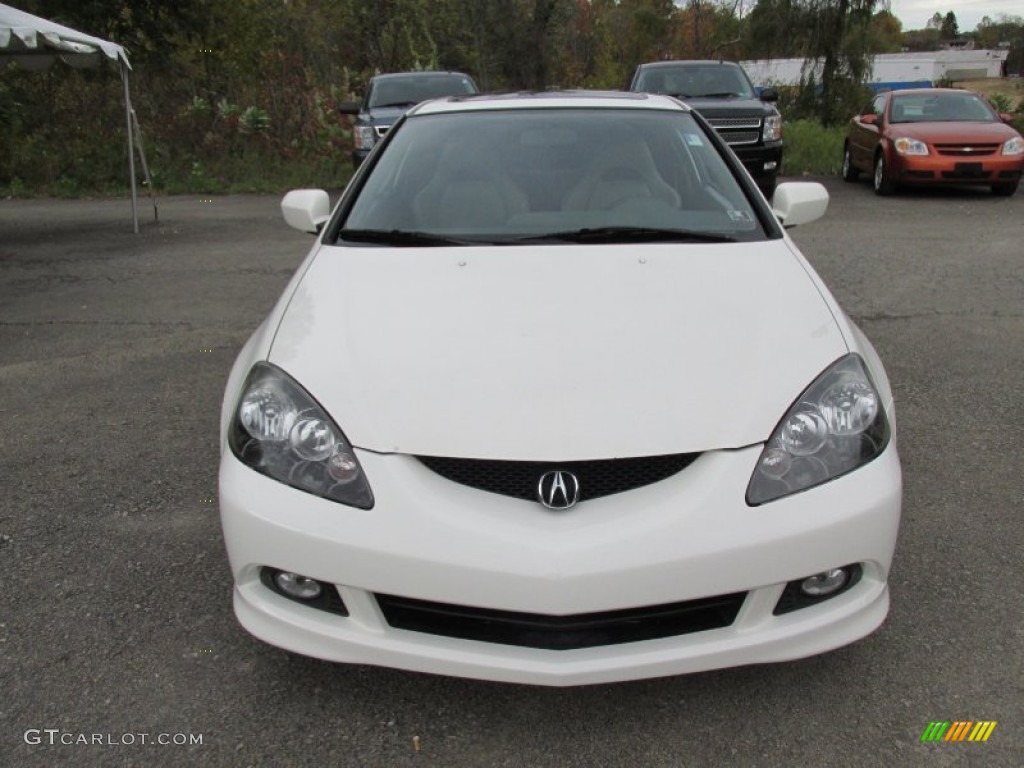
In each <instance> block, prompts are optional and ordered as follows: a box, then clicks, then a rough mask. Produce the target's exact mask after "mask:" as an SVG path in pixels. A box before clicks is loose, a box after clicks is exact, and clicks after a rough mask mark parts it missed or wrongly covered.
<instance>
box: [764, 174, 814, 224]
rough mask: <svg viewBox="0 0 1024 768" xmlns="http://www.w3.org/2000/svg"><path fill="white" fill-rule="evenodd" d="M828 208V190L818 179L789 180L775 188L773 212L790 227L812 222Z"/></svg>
mask: <svg viewBox="0 0 1024 768" xmlns="http://www.w3.org/2000/svg"><path fill="white" fill-rule="evenodd" d="M826 210H828V191H827V190H826V189H825V187H823V186H822V185H821V184H819V183H818V182H816V181H787V182H784V183H782V184H779V186H777V187H776V188H775V196H774V197H773V198H772V212H773V213H774V214H775V215H776V216H777V217H778V219H779V221H781V222H782V226H784V227H786V228H787V229H789V228H790V227H797V226H800V225H801V224H810V223H811V222H812V221H817V220H818V219H820V218H821V217H822V216H824V215H825V211H826Z"/></svg>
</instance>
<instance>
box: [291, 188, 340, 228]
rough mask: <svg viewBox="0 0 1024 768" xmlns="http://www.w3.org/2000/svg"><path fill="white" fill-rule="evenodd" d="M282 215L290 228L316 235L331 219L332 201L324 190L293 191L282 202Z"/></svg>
mask: <svg viewBox="0 0 1024 768" xmlns="http://www.w3.org/2000/svg"><path fill="white" fill-rule="evenodd" d="M281 213H282V214H284V220H285V221H286V222H287V223H288V226H290V227H295V229H297V230H299V231H300V232H312V233H313V234H314V235H315V234H317V233H319V232H320V230H321V229H323V226H324V224H326V223H327V220H328V219H329V218H331V201H330V198H329V197H327V193H326V192H324V191H323V190H322V189H293V190H292V191H291V192H289V193H288V194H287V195H285V196H284V199H283V200H282V201H281Z"/></svg>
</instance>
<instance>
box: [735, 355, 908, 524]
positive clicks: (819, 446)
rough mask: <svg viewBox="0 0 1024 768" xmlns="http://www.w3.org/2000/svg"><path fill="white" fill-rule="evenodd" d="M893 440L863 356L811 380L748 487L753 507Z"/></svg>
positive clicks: (853, 464) (847, 467)
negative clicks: (890, 438)
mask: <svg viewBox="0 0 1024 768" xmlns="http://www.w3.org/2000/svg"><path fill="white" fill-rule="evenodd" d="M888 443H889V422H888V420H887V419H886V417H885V409H884V408H883V407H882V404H881V403H880V402H879V400H878V391H877V390H876V389H875V387H874V384H872V383H871V379H870V377H869V376H868V374H867V370H866V369H865V368H864V362H863V361H862V360H861V359H860V357H859V356H857V355H852V354H851V355H847V356H846V357H844V358H842V359H840V360H839V361H838V362H836V363H835V364H833V365H832V366H831V367H830V368H828V369H827V370H826V371H825V372H824V373H823V374H821V376H819V377H818V378H817V380H816V381H815V382H814V383H813V384H811V386H809V387H808V388H807V389H806V390H805V391H804V393H803V395H801V396H800V399H799V400H797V402H796V404H795V405H794V406H793V407H792V408H790V409H789V412H788V413H787V414H786V415H785V417H784V418H783V419H782V421H780V422H779V424H778V426H777V427H776V428H775V431H774V432H773V433H772V436H771V438H769V440H768V442H767V443H765V446H764V450H763V451H761V456H760V458H759V459H758V460H757V466H756V468H755V469H754V475H753V477H751V478H750V485H749V486H748V487H747V503H748V504H750V505H751V506H757V505H758V504H764V503H765V502H768V501H773V500H775V499H778V498H781V497H783V496H788V495H789V494H791V493H797V492H798V491H804V490H806V489H808V488H813V487H814V486H816V485H821V484H822V483H826V482H828V481H829V480H833V479H835V478H837V477H839V476H840V475H845V474H846V473H847V472H851V471H852V470H854V469H856V468H857V467H860V466H862V465H864V464H867V463H868V462H869V461H871V460H872V459H874V458H875V457H876V456H878V455H879V454H880V453H881V452H882V451H883V450H885V446H886V445H887V444H888Z"/></svg>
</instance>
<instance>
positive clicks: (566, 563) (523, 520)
mask: <svg viewBox="0 0 1024 768" xmlns="http://www.w3.org/2000/svg"><path fill="white" fill-rule="evenodd" d="M759 453H760V447H758V446H755V447H751V448H746V449H742V450H737V451H723V452H713V453H708V454H705V455H703V456H701V457H700V458H699V459H698V460H697V461H696V462H694V463H693V464H692V465H691V466H689V467H688V468H687V469H685V470H683V471H682V472H681V473H679V474H678V475H675V476H673V477H670V478H668V479H667V480H663V481H661V482H659V483H656V484H654V485H650V486H646V487H644V488H639V489H636V490H633V491H629V492H626V493H621V494H617V495H614V496H609V497H605V498H601V499H594V500H592V501H587V502H584V503H581V504H580V505H578V506H577V507H575V508H573V509H572V510H569V511H564V512H553V511H551V510H547V509H545V508H543V507H541V506H540V505H539V504H535V503H532V502H524V501H519V500H516V499H511V498H505V497H503V496H497V495H494V494H489V493H486V492H483V491H477V490H474V489H472V488H467V487H464V486H460V485H457V484H453V483H451V482H450V481H448V480H445V479H443V478H442V477H440V476H439V475H436V474H434V473H433V472H431V471H430V470H429V469H427V468H426V467H425V466H423V465H422V464H421V463H420V462H419V461H417V460H416V459H415V458H412V457H408V456H395V455H391V456H382V455H379V454H374V453H368V452H360V453H359V460H360V462H361V463H362V466H363V468H364V470H365V471H366V474H367V477H368V478H369V479H370V482H371V485H372V486H373V490H374V494H375V496H376V501H377V503H376V506H375V507H374V508H373V509H372V510H369V511H361V510H356V509H351V508H348V507H344V506H341V505H339V504H336V503H333V502H329V501H325V500H322V499H318V498H316V497H313V496H311V495H309V494H305V493H302V492H300V491H296V490H293V489H291V488H289V487H287V486H285V485H283V484H281V483H278V482H276V481H273V480H270V479H268V478H266V477H264V476H262V475H259V474H257V473H255V472H253V471H251V470H249V469H248V468H247V467H245V466H243V465H242V464H240V463H239V462H238V461H237V460H236V459H235V458H234V456H233V455H231V454H230V452H227V453H225V454H224V456H223V460H222V464H221V471H220V504H221V516H222V521H223V525H224V534H225V541H226V544H227V548H228V555H229V558H230V561H231V567H232V572H233V574H234V578H235V593H234V606H235V612H236V615H237V616H238V619H239V621H240V622H241V623H242V625H243V626H244V627H245V628H246V629H248V630H249V631H250V632H251V633H252V634H254V635H255V636H257V637H259V638H261V639H263V640H265V641H266V642H269V643H271V644H273V645H277V646H280V647H282V648H286V649H288V650H291V651H294V652H297V653H301V654H305V655H309V656H314V657H318V658H323V659H328V660H332V661H341V662H354V663H364V664H376V665H382V666H389V667H397V668H402V669H409V670H416V671H421V672H432V673H440V674H447V675H455V676H462V677H474V678H482V679H490V680H501V681H509V682H520V683H535V684H544V685H580V684H590V683H604V682H611V681H617V680H627V679H636V678H645V677H657V676H662V675H674V674H682V673H688V672H697V671H701V670H709V669H716V668H721V667H729V666H736V665H742V664H752V663H761V662H774V661H783V660H788V659H797V658H802V657H805V656H810V655H813V654H816V653H821V652H823V651H827V650H830V649H832V648H836V647H839V646H842V645H845V644H847V643H850V642H853V641H854V640H857V639H859V638H861V637H863V636H865V635H867V634H869V633H870V632H872V631H873V630H874V629H876V628H877V627H878V626H879V625H880V624H881V622H882V620H883V619H884V617H885V615H886V612H887V610H888V605H889V595H888V588H887V585H886V582H887V578H888V572H889V566H890V562H891V558H892V553H893V549H894V547H895V540H896V532H897V527H898V523H899V515H900V469H899V459H898V457H897V454H896V450H895V446H894V445H890V446H889V448H888V449H887V450H886V451H885V453H883V455H882V456H880V457H879V458H878V459H876V460H875V461H873V462H872V463H871V464H869V465H867V466H865V467H863V468H861V469H859V470H858V471H856V472H854V473H851V474H850V475H847V476H845V477H843V478H840V479H838V480H835V481H833V482H831V483H828V484H826V485H824V486H820V487H819V488H816V489H813V490H810V491H806V492H804V493H800V494H796V495H794V496H791V497H788V498H786V499H782V500H779V501H777V502H773V503H771V504H767V505H763V506H761V507H757V508H751V507H748V506H747V505H746V503H745V501H744V499H743V495H744V492H745V489H746V485H747V481H748V480H749V478H750V473H751V471H752V470H753V467H754V463H755V462H756V460H757V457H758V455H759ZM851 563H857V564H860V566H861V567H862V568H863V575H862V577H861V578H860V580H859V581H858V582H857V583H856V584H855V585H854V586H853V587H852V588H850V589H849V590H847V591H845V592H843V593H842V594H839V595H838V596H836V597H834V598H832V599H829V600H826V601H824V602H821V603H820V604H818V605H813V606H811V607H807V608H802V609H799V610H796V611H793V612H791V613H786V614H783V615H774V614H773V610H774V608H775V605H776V603H777V602H778V600H779V597H780V596H781V594H782V591H783V588H784V586H785V584H786V582H788V581H791V580H794V579H800V578H803V577H806V576H809V575H812V574H814V573H818V572H821V571H824V570H828V569H830V568H834V567H838V566H842V565H846V564H851ZM262 566H271V567H273V568H278V569H282V570H288V571H294V572H297V573H301V574H303V575H306V576H309V577H312V578H316V579H318V580H321V581H324V582H327V583H329V584H333V585H337V589H338V592H339V594H340V596H341V599H342V600H343V601H344V603H345V605H346V607H347V609H348V614H349V615H348V616H340V615H336V614H333V613H329V612H326V611H323V610H317V609H315V608H311V607H309V606H306V605H302V604H300V603H297V602H295V601H292V600H288V599H287V598H285V597H282V596H281V595H279V594H277V593H275V592H273V591H271V590H270V589H268V588H267V587H266V586H265V585H264V584H263V583H262V582H261V580H260V570H261V567H262ZM728 593H744V595H745V596H744V597H743V598H742V606H741V607H740V608H739V612H738V614H737V615H736V617H735V620H734V621H732V623H731V624H730V625H728V626H725V627H722V628H718V629H710V630H706V631H700V632H693V633H690V634H683V635H678V636H671V637H662V638H659V639H651V640H642V641H637V642H624V643H621V644H610V645H601V646H598V647H587V648H579V649H575V650H543V649H538V648H532V647H521V646H518V645H506V644H500V643H495V642H482V641H479V640H465V639H458V638H453V637H446V636H440V635H435V634H428V633H425V632H422V631H411V630H405V629H395V628H394V627H392V626H389V624H388V623H387V621H386V620H385V618H384V614H383V612H382V610H381V606H380V604H379V603H378V600H377V598H376V595H377V594H386V595H396V596H400V597H403V598H413V599H419V600H428V601H434V602H440V603H445V604H449V605H453V606H472V607H475V608H484V609H494V610H500V611H516V612H528V613H531V614H544V615H547V616H570V615H573V616H574V615H578V614H584V613H592V612H601V611H617V610H623V609H628V608H636V607H640V606H652V605H661V604H666V603H675V602H678V601H689V600H698V599H701V598H708V597H714V596H720V595H725V594H728Z"/></svg>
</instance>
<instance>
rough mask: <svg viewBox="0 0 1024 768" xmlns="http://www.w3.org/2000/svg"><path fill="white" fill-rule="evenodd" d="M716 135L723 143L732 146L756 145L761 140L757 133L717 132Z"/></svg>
mask: <svg viewBox="0 0 1024 768" xmlns="http://www.w3.org/2000/svg"><path fill="white" fill-rule="evenodd" d="M718 134H719V135H720V136H721V137H722V138H723V139H725V143H726V144H729V145H732V144H757V142H758V140H759V139H760V138H761V133H760V132H759V131H719V132H718Z"/></svg>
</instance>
